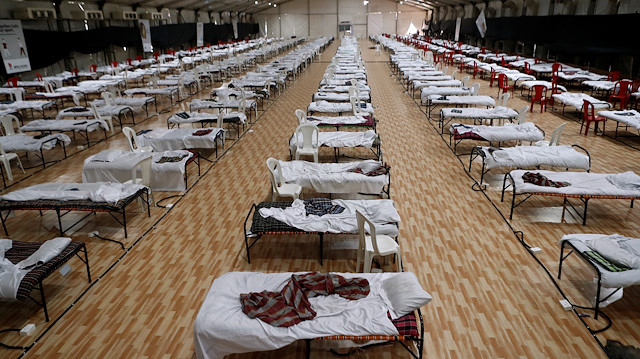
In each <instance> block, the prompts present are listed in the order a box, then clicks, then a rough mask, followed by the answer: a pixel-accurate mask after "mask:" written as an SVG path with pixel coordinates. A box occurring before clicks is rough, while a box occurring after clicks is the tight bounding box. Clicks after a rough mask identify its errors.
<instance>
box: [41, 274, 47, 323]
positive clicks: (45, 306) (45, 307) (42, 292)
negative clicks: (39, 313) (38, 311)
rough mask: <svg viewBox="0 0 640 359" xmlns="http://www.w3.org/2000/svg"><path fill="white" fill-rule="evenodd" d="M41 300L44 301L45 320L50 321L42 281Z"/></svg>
mask: <svg viewBox="0 0 640 359" xmlns="http://www.w3.org/2000/svg"><path fill="white" fill-rule="evenodd" d="M40 300H42V309H44V320H45V321H46V322H48V321H49V311H48V310H47V301H46V299H45V298H44V288H43V287H42V281H40Z"/></svg>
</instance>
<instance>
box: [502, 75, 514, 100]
mask: <svg viewBox="0 0 640 359" xmlns="http://www.w3.org/2000/svg"><path fill="white" fill-rule="evenodd" d="M501 90H502V93H507V92H509V90H511V92H513V91H514V89H513V86H509V78H508V77H507V75H505V74H499V75H498V96H500V91H501Z"/></svg>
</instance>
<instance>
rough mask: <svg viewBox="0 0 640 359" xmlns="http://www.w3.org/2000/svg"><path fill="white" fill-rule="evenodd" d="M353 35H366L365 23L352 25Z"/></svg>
mask: <svg viewBox="0 0 640 359" xmlns="http://www.w3.org/2000/svg"><path fill="white" fill-rule="evenodd" d="M353 35H355V36H356V37H357V38H359V39H365V38H366V37H367V25H364V24H363V25H353Z"/></svg>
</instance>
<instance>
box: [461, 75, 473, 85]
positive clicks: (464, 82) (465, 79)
mask: <svg viewBox="0 0 640 359" xmlns="http://www.w3.org/2000/svg"><path fill="white" fill-rule="evenodd" d="M470 79H471V76H465V77H463V78H462V79H461V80H460V81H462V87H467V85H468V84H469V80H470Z"/></svg>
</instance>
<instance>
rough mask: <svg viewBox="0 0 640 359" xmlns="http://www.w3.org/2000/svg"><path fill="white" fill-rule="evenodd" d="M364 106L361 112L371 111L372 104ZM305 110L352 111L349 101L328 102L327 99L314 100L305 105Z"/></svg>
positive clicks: (326, 111)
mask: <svg viewBox="0 0 640 359" xmlns="http://www.w3.org/2000/svg"><path fill="white" fill-rule="evenodd" d="M365 104H366V107H365V108H360V111H361V112H366V113H373V106H372V105H371V104H370V103H365ZM307 112H325V113H338V112H353V108H352V107H351V102H328V101H314V102H311V103H310V104H309V106H308V107H307Z"/></svg>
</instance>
